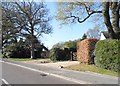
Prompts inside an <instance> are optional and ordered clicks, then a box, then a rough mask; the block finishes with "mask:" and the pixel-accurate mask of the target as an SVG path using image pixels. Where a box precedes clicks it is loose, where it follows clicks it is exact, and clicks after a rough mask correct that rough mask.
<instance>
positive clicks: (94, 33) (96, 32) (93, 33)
mask: <svg viewBox="0 0 120 86" xmlns="http://www.w3.org/2000/svg"><path fill="white" fill-rule="evenodd" d="M86 35H87V37H88V38H96V39H99V38H100V29H99V27H98V26H95V27H94V28H93V29H89V30H88V31H87V32H86Z"/></svg>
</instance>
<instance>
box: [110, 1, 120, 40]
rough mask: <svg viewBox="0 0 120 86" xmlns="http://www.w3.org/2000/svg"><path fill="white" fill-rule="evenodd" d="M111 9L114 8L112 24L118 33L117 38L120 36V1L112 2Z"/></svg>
mask: <svg viewBox="0 0 120 86" xmlns="http://www.w3.org/2000/svg"><path fill="white" fill-rule="evenodd" d="M111 10H112V26H113V31H114V32H115V34H116V39H119V38H120V36H119V35H120V28H119V6H118V2H112V4H111Z"/></svg>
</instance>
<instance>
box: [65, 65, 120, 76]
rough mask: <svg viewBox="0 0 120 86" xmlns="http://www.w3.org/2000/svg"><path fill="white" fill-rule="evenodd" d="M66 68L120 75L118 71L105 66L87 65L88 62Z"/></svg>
mask: <svg viewBox="0 0 120 86" xmlns="http://www.w3.org/2000/svg"><path fill="white" fill-rule="evenodd" d="M66 69H70V70H76V71H83V72H85V71H91V72H96V73H100V74H106V75H111V76H120V75H119V74H118V72H114V71H110V70H106V69H103V68H99V67H96V66H95V65H87V64H78V65H72V66H68V67H66Z"/></svg>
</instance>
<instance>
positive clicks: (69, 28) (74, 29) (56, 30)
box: [40, 2, 93, 49]
mask: <svg viewBox="0 0 120 86" xmlns="http://www.w3.org/2000/svg"><path fill="white" fill-rule="evenodd" d="M46 4H47V7H48V8H49V10H50V15H52V16H55V15H56V13H57V9H56V8H57V5H56V2H47V3H46ZM50 24H51V25H52V27H53V33H51V34H43V36H42V37H41V38H40V40H41V41H42V43H43V44H44V45H45V46H46V47H48V48H49V49H51V48H52V46H53V45H54V44H56V43H59V42H65V41H69V40H71V41H72V40H76V39H79V38H82V36H83V34H84V33H86V32H87V31H88V29H91V28H93V23H92V22H90V21H89V20H88V21H86V22H84V23H76V24H72V25H65V26H62V28H60V27H61V25H60V22H59V21H57V20H56V19H55V17H53V20H52V21H51V23H50Z"/></svg>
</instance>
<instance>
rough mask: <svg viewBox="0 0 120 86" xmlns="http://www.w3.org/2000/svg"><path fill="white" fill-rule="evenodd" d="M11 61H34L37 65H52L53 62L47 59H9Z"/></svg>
mask: <svg viewBox="0 0 120 86" xmlns="http://www.w3.org/2000/svg"><path fill="white" fill-rule="evenodd" d="M8 59H9V60H14V61H34V62H37V63H50V62H52V61H51V60H50V59H48V58H46V59H42V58H38V59H31V58H8Z"/></svg>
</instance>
